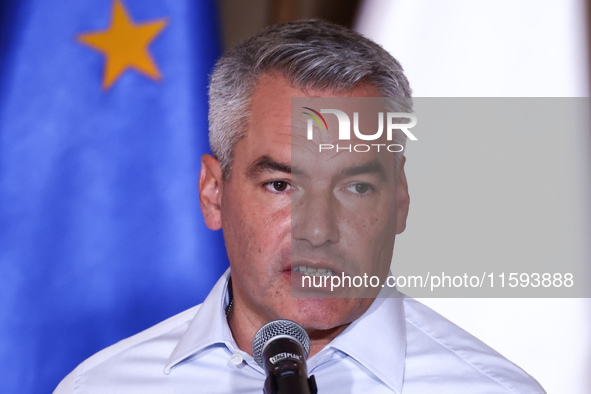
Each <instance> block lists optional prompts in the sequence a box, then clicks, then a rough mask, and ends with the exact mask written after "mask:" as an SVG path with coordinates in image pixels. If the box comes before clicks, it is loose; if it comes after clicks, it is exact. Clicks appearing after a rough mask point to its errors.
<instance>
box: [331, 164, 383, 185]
mask: <svg viewBox="0 0 591 394" xmlns="http://www.w3.org/2000/svg"><path fill="white" fill-rule="evenodd" d="M362 174H374V175H377V176H378V177H379V178H380V179H381V180H385V179H386V171H385V170H384V166H383V165H382V163H381V162H379V161H377V160H372V161H369V162H367V163H364V164H361V165H358V166H352V167H345V168H343V170H342V171H341V175H342V176H355V175H362Z"/></svg>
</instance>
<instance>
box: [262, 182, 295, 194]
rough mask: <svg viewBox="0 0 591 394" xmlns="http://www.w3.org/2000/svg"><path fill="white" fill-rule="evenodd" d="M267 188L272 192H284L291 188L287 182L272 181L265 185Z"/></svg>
mask: <svg viewBox="0 0 591 394" xmlns="http://www.w3.org/2000/svg"><path fill="white" fill-rule="evenodd" d="M265 187H267V189H269V190H270V191H272V192H284V191H286V190H287V189H288V188H289V183H288V182H286V181H271V182H267V183H265Z"/></svg>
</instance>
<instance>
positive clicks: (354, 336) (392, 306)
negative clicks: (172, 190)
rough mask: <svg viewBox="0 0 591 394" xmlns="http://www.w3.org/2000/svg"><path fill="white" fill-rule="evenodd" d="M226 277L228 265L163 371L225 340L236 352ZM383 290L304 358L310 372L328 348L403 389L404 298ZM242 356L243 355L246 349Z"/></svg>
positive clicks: (390, 384) (390, 290)
mask: <svg viewBox="0 0 591 394" xmlns="http://www.w3.org/2000/svg"><path fill="white" fill-rule="evenodd" d="M229 278H230V269H229V268H228V270H227V271H226V272H225V273H224V275H222V277H221V278H220V279H219V280H218V282H217V283H216V284H215V286H214V287H213V289H212V290H211V292H210V293H209V295H208V296H207V298H206V299H205V301H204V302H203V304H201V306H200V308H199V310H198V311H197V313H196V314H195V317H194V318H193V320H192V321H191V322H190V323H189V327H188V328H187V330H186V332H185V334H184V335H183V337H182V338H181V339H180V341H179V343H178V344H177V346H176V347H175V348H174V350H173V351H172V353H171V355H170V357H169V358H168V361H167V363H166V366H165V369H164V373H166V374H169V373H170V371H171V369H172V368H173V367H175V366H176V365H178V364H179V363H180V362H182V361H183V360H185V359H187V358H188V357H190V356H192V355H194V354H196V353H198V352H200V351H201V350H203V349H205V348H208V347H210V346H214V345H216V344H224V345H225V346H227V347H228V349H230V350H232V351H234V352H237V351H240V350H239V349H238V346H237V345H236V342H235V341H234V338H233V337H232V332H231V331H230V327H229V326H228V321H227V319H226V314H225V309H226V306H227V305H228V303H229V302H230V299H229V295H228V291H227V286H228V280H229ZM382 290H383V291H382V292H381V293H380V295H379V296H378V298H376V299H375V300H374V302H373V303H372V304H371V306H370V307H369V308H368V310H367V311H366V312H365V313H364V314H363V315H362V316H361V317H360V318H359V319H357V320H355V321H354V322H353V323H351V324H350V325H349V327H347V328H346V329H345V331H343V332H342V333H341V334H340V335H339V336H338V337H336V338H335V339H334V340H333V341H332V342H331V343H330V344H329V345H328V346H327V348H325V349H324V350H323V351H321V352H320V353H318V354H317V355H315V356H314V357H312V358H310V360H308V370H309V371H312V370H313V369H314V367H315V366H316V365H315V364H316V363H317V362H320V363H321V360H322V359H324V356H323V353H324V354H325V351H326V350H327V349H329V348H332V349H336V350H338V351H340V352H343V353H345V354H347V355H348V356H349V357H352V358H353V359H355V360H356V361H357V362H358V363H359V364H361V365H363V366H364V367H365V368H367V369H368V370H369V371H370V372H372V373H373V374H374V375H376V377H378V378H379V379H380V380H382V381H383V382H384V383H385V384H386V385H388V386H389V387H390V388H391V389H392V390H393V391H394V392H396V393H400V392H401V391H402V382H403V379H404V365H405V356H406V328H405V315H404V305H403V298H402V297H403V296H402V294H401V293H398V292H397V290H396V289H389V288H387V287H385V288H384V289H382ZM204 322H208V323H209V324H204ZM240 352H241V353H243V352H242V351H240ZM244 355H245V356H247V354H246V353H244Z"/></svg>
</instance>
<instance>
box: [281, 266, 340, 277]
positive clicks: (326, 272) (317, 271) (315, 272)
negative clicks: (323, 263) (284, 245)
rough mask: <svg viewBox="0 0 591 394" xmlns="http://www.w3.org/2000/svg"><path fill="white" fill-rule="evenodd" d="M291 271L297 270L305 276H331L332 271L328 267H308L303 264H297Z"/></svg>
mask: <svg viewBox="0 0 591 394" xmlns="http://www.w3.org/2000/svg"><path fill="white" fill-rule="evenodd" d="M291 270H292V271H293V272H299V273H300V274H302V275H307V276H333V275H334V272H333V271H332V270H330V269H328V268H315V267H308V266H305V265H298V266H297V267H293V268H292V269H291Z"/></svg>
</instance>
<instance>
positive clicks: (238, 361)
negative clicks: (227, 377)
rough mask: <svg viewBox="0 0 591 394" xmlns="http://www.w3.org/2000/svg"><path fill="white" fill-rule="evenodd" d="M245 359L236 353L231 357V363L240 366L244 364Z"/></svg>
mask: <svg viewBox="0 0 591 394" xmlns="http://www.w3.org/2000/svg"><path fill="white" fill-rule="evenodd" d="M243 360H244V359H243V358H242V356H241V355H239V354H238V353H234V354H232V355H231V356H230V362H231V363H232V364H234V365H240V364H242V361H243Z"/></svg>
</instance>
